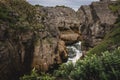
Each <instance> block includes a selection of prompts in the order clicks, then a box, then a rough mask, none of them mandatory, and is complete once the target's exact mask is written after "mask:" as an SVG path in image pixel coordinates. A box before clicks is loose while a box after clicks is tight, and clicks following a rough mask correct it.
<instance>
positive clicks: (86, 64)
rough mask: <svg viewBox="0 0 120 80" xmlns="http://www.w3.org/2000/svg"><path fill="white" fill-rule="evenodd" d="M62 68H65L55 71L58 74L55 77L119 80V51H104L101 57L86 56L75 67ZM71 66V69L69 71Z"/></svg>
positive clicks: (85, 79) (76, 79)
mask: <svg viewBox="0 0 120 80" xmlns="http://www.w3.org/2000/svg"><path fill="white" fill-rule="evenodd" d="M64 66H65V68H62V67H63V66H61V67H60V68H59V70H57V71H55V73H58V74H57V75H56V76H57V77H63V78H66V77H69V78H72V79H73V80H119V79H120V49H116V50H115V51H113V52H108V51H106V52H104V53H102V56H97V55H92V56H87V57H85V58H84V59H83V60H78V61H77V63H76V65H75V66H73V65H64ZM71 66H72V69H71V70H69V69H70V67H71ZM66 67H67V68H66ZM67 71H68V72H67ZM66 73H67V74H66Z"/></svg>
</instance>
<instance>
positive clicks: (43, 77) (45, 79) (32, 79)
mask: <svg viewBox="0 0 120 80" xmlns="http://www.w3.org/2000/svg"><path fill="white" fill-rule="evenodd" d="M54 79H55V78H54V77H52V76H51V75H50V74H45V73H41V74H38V73H37V71H36V70H35V69H33V70H32V72H31V74H30V75H24V76H23V77H21V78H20V80H54Z"/></svg>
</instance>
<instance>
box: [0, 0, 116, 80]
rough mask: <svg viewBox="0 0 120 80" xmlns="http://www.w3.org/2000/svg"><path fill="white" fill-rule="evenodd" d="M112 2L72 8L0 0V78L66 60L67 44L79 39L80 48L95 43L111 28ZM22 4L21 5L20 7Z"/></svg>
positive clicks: (12, 79) (11, 77)
mask: <svg viewBox="0 0 120 80" xmlns="http://www.w3.org/2000/svg"><path fill="white" fill-rule="evenodd" d="M109 4H114V2H93V3H92V4H91V5H89V6H81V7H80V9H79V10H78V11H77V12H75V11H74V10H73V9H71V8H68V7H64V6H56V7H42V6H32V5H30V4H29V3H27V2H26V1H25V0H20V1H19V0H4V1H3V0H2V1H1V0H0V11H1V12H0V80H15V79H18V77H19V76H21V75H23V74H24V73H28V72H29V71H30V70H31V69H32V68H34V67H35V68H36V69H37V70H39V71H48V70H50V69H53V68H55V67H54V66H56V65H59V64H61V63H63V62H66V61H67V57H68V51H67V49H66V46H67V45H72V44H73V43H76V42H78V41H80V40H82V41H83V42H84V43H83V45H82V46H83V51H88V50H89V49H90V48H93V47H94V46H95V45H97V44H99V43H100V42H101V41H102V40H103V38H104V36H105V34H107V33H108V32H109V31H110V30H111V29H113V28H114V22H115V21H116V19H117V16H118V15H117V14H114V13H113V12H112V11H111V10H110V9H109ZM21 5H22V6H21Z"/></svg>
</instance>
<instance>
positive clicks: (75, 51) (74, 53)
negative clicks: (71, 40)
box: [67, 41, 82, 63]
mask: <svg viewBox="0 0 120 80" xmlns="http://www.w3.org/2000/svg"><path fill="white" fill-rule="evenodd" d="M67 49H68V52H69V58H68V61H67V63H69V62H72V63H76V61H77V60H78V59H80V57H81V56H82V51H81V42H80V41H79V42H77V43H75V44H73V45H71V46H67Z"/></svg>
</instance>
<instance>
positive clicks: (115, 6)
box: [109, 0, 120, 12]
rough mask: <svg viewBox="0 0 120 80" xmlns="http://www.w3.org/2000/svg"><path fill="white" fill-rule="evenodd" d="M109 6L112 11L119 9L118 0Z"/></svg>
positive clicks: (119, 3) (119, 1) (119, 2)
mask: <svg viewBox="0 0 120 80" xmlns="http://www.w3.org/2000/svg"><path fill="white" fill-rule="evenodd" d="M109 8H110V9H111V10H112V11H113V12H117V11H118V9H120V0H118V2H117V3H115V4H112V5H109Z"/></svg>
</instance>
